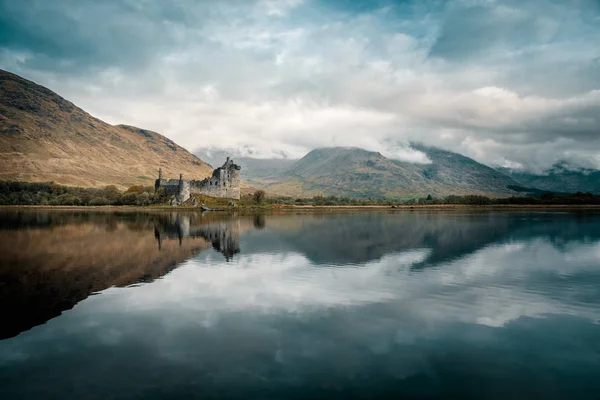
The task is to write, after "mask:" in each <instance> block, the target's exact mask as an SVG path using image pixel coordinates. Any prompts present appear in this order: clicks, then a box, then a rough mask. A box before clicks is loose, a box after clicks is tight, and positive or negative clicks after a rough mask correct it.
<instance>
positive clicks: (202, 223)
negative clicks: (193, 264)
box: [154, 213, 240, 261]
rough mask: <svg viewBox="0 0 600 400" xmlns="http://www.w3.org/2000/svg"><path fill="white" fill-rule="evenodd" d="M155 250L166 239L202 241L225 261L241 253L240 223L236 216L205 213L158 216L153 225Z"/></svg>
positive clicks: (160, 246) (180, 242)
mask: <svg viewBox="0 0 600 400" xmlns="http://www.w3.org/2000/svg"><path fill="white" fill-rule="evenodd" d="M154 237H155V238H156V240H157V241H158V248H159V249H161V248H162V243H163V241H165V240H172V239H177V240H178V241H179V244H180V245H181V244H182V241H183V239H186V238H202V239H204V240H206V241H208V242H210V243H211V244H212V247H213V249H215V250H216V251H218V252H220V253H222V254H223V255H224V256H225V259H226V260H227V261H229V260H231V258H232V257H233V256H234V255H235V254H237V253H239V252H240V220H239V219H237V218H235V217H228V216H225V217H217V218H214V217H213V218H209V217H207V216H206V215H204V214H196V213H195V214H189V215H185V214H181V213H170V214H168V215H166V216H165V215H161V218H159V219H158V220H156V222H155V225H154Z"/></svg>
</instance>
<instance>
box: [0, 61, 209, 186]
mask: <svg viewBox="0 0 600 400" xmlns="http://www.w3.org/2000/svg"><path fill="white" fill-rule="evenodd" d="M159 167H161V168H162V169H163V173H164V175H165V176H167V177H173V178H175V177H178V176H179V174H180V173H183V174H184V176H186V177H190V178H192V177H193V178H204V177H206V176H209V175H210V174H211V173H212V168H210V166H209V165H208V164H206V163H205V162H203V161H202V160H200V159H199V158H197V157H196V156H194V155H193V154H191V153H190V152H188V151H187V150H186V149H184V148H183V147H181V146H178V145H177V144H175V143H174V142H173V141H171V140H169V139H167V138H166V137H164V136H162V135H160V134H158V133H156V132H152V131H148V130H145V129H140V128H136V127H133V126H127V125H117V126H113V125H110V124H107V123H106V122H103V121H101V120H99V119H97V118H94V117H92V116H91V115H89V114H88V113H86V112H85V111H83V110H82V109H80V108H78V107H77V106H75V105H74V104H73V103H71V102H69V101H67V100H65V99H64V98H62V97H61V96H59V95H58V94H56V93H54V92H52V91H51V90H49V89H47V88H45V87H43V86H40V85H37V84H35V83H33V82H31V81H28V80H26V79H23V78H21V77H19V76H17V75H14V74H11V73H9V72H7V71H3V70H0V180H12V181H28V182H43V181H54V182H56V183H59V184H64V185H73V186H86V187H100V186H106V185H117V186H121V187H128V186H132V185H151V184H153V183H154V180H155V179H156V176H157V170H158V168H159Z"/></svg>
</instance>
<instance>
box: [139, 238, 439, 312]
mask: <svg viewBox="0 0 600 400" xmlns="http://www.w3.org/2000/svg"><path fill="white" fill-rule="evenodd" d="M428 254H429V250H425V249H423V250H415V251H408V252H405V253H399V254H392V255H389V256H386V257H384V258H383V259H382V260H381V261H378V262H373V263H369V264H365V265H363V266H358V265H357V266H353V267H349V268H339V267H336V266H333V265H321V266H319V267H314V266H313V265H312V264H311V262H310V261H309V260H308V259H307V258H305V257H304V256H302V255H300V254H297V253H283V254H266V253H258V254H252V255H242V256H241V257H240V258H239V259H236V260H234V262H233V263H230V264H231V265H228V267H227V268H223V266H222V265H220V264H213V265H208V266H206V265H204V263H203V262H202V263H201V262H199V261H189V262H188V263H187V265H184V266H182V267H181V268H179V269H178V270H177V271H174V272H173V274H172V275H171V276H170V277H169V279H165V280H163V281H161V282H160V283H159V285H158V286H156V287H152V286H144V287H141V288H138V290H137V291H136V295H137V296H136V297H137V304H138V305H139V306H140V308H154V307H161V308H162V307H169V306H170V305H175V304H177V305H179V306H178V307H184V308H192V309H194V310H195V311H211V312H215V311H257V310H259V311H269V310H283V311H287V312H292V311H301V310H306V309H310V308H313V307H315V306H316V307H333V306H342V305H361V304H367V303H373V302H382V301H388V300H392V299H393V298H395V295H394V294H393V292H388V291H387V290H385V287H382V283H383V282H381V280H382V278H384V277H385V276H386V274H387V273H393V271H394V270H398V269H404V270H408V269H409V267H410V266H411V265H413V264H415V263H417V262H421V261H422V260H424V259H425V258H426V257H427V255H428ZM159 286H160V287H159ZM384 286H389V285H384ZM156 290H159V291H160V293H161V294H162V296H157V294H156ZM189 299H193V301H191V302H190V301H189ZM165 301H166V303H165ZM156 303H159V304H156Z"/></svg>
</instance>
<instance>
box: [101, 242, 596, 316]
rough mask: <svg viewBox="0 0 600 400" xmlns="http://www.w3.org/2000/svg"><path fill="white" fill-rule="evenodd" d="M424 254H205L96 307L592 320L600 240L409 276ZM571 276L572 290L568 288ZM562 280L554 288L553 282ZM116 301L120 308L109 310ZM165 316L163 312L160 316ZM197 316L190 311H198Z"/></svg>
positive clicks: (511, 250)
mask: <svg viewBox="0 0 600 400" xmlns="http://www.w3.org/2000/svg"><path fill="white" fill-rule="evenodd" d="M430 251H431V250H429V249H419V250H414V251H406V252H402V253H396V254H390V255H387V256H385V257H383V258H382V259H380V260H378V261H373V262H369V263H366V264H361V265H352V266H347V267H336V266H334V265H327V264H325V265H319V266H315V265H314V264H312V263H311V262H310V261H309V260H308V259H307V258H305V257H304V256H303V255H300V254H298V253H282V254H270V253H257V254H250V255H246V254H244V255H242V256H241V257H240V258H239V259H236V260H234V262H233V263H230V264H229V265H228V266H227V267H226V268H225V267H223V265H222V263H221V260H219V259H217V258H213V256H211V255H207V256H206V257H203V258H201V259H195V260H191V261H188V262H187V264H186V265H184V266H183V267H181V268H179V269H177V270H175V271H173V272H172V273H171V274H170V275H169V276H168V277H166V278H165V279H163V280H160V281H157V282H155V283H154V284H151V285H145V286H142V287H139V288H136V289H135V290H130V289H119V290H116V291H115V292H113V293H111V296H110V298H109V299H105V300H103V301H102V302H99V303H98V304H97V305H98V306H101V307H108V308H109V309H111V310H114V309H128V310H129V311H131V312H145V311H148V310H157V309H161V310H165V311H168V310H177V311H176V313H177V314H178V315H181V316H184V315H186V312H189V311H193V312H194V314H195V315H196V317H198V318H201V317H200V316H201V315H203V317H205V318H206V319H205V323H207V324H208V325H213V324H214V323H215V322H216V321H217V320H218V315H221V314H223V313H231V312H253V313H265V314H270V313H280V312H286V313H287V312H303V313H310V312H311V311H314V310H317V309H322V308H325V309H327V308H337V307H346V306H366V305H368V304H374V303H389V304H390V305H391V306H392V307H399V308H402V307H404V306H405V305H406V304H410V311H409V313H414V314H416V315H418V318H420V319H423V320H426V321H429V322H431V323H443V322H452V321H463V322H467V323H476V324H482V325H488V326H503V325H505V324H506V323H508V322H510V321H514V320H516V319H518V318H520V317H523V316H527V317H540V316H543V315H545V314H566V315H577V316H580V317H584V318H587V319H590V320H592V321H600V313H599V311H598V309H596V308H594V307H589V306H586V303H585V302H584V300H585V296H587V295H591V294H592V293H595V292H596V291H597V289H595V288H594V287H592V286H586V285H582V284H581V283H579V281H578V279H579V278H580V277H587V278H586V279H588V278H589V279H590V282H593V280H594V279H596V275H594V274H600V272H597V266H598V265H599V262H600V242H596V243H584V244H574V243H573V244H570V245H568V246H566V247H565V248H564V249H558V248H556V247H554V246H553V245H552V244H550V243H549V242H547V241H545V240H533V241H520V242H512V243H506V244H503V245H494V246H488V247H486V248H484V249H482V250H480V251H478V252H476V253H474V254H472V255H470V256H468V257H465V258H463V259H460V260H456V261H451V262H447V263H445V264H442V265H438V266H436V267H432V268H425V269H422V270H419V271H414V270H412V269H411V266H413V265H415V264H419V263H421V262H422V261H423V260H425V259H426V258H427V257H428V256H429V254H430ZM571 280H577V281H576V284H573V285H569V284H568V283H569V282H571ZM559 281H563V282H565V283H563V284H562V285H561V286H560V287H561V289H560V291H557V286H556V284H557V282H559ZM117 303H124V304H122V305H121V304H117ZM169 313H171V311H169ZM198 313H199V314H198Z"/></svg>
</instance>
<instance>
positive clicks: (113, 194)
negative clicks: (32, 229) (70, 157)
mask: <svg viewBox="0 0 600 400" xmlns="http://www.w3.org/2000/svg"><path fill="white" fill-rule="evenodd" d="M167 200H168V196H167V194H166V193H165V192H164V189H162V188H160V189H159V190H157V191H155V190H154V187H152V186H142V185H138V186H131V187H130V188H128V189H127V190H124V191H122V190H119V189H118V188H117V187H116V186H114V185H110V186H106V187H104V188H82V187H72V186H63V185H57V184H55V183H53V182H40V183H34V182H6V181H0V205H50V206H108V205H136V206H147V205H151V204H161V203H164V202H166V201H167Z"/></svg>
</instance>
